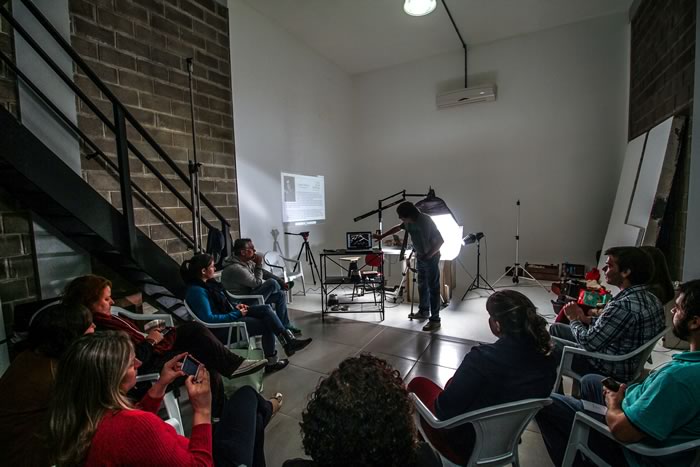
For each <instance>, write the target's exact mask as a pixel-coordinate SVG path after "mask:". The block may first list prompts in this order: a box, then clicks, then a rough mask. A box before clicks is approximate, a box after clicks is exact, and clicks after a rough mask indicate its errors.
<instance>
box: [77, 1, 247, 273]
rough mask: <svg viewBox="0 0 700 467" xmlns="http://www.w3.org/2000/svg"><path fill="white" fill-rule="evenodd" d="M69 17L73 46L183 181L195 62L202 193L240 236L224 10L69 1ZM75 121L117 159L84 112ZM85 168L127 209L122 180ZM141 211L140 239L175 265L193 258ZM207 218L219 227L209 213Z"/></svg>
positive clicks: (173, 210)
mask: <svg viewBox="0 0 700 467" xmlns="http://www.w3.org/2000/svg"><path fill="white" fill-rule="evenodd" d="M70 17H71V27H72V29H71V31H72V33H71V41H72V45H73V47H75V48H76V49H77V50H78V52H79V53H80V54H81V56H82V57H83V58H84V59H85V61H86V62H87V63H88V65H89V66H90V67H91V68H92V69H93V70H94V71H95V72H96V73H97V74H98V75H99V76H100V78H101V79H102V80H103V81H105V82H106V83H107V85H108V86H109V88H110V89H111V90H112V91H113V92H114V93H115V94H116V95H117V97H119V98H120V99H121V101H122V102H123V103H124V104H125V105H126V106H127V107H128V109H129V110H130V111H131V112H132V113H133V114H134V115H135V116H136V117H137V118H138V119H139V121H140V122H141V124H142V125H143V126H144V127H146V129H147V130H148V131H149V132H150V133H151V135H152V136H153V137H154V138H155V140H156V141H157V142H158V143H159V144H160V145H161V146H162V147H163V149H165V150H166V152H167V153H168V154H169V155H170V157H171V158H172V159H173V160H175V161H176V163H177V164H178V166H179V167H180V168H181V169H182V170H183V171H184V172H185V173H187V161H188V159H191V158H192V133H191V125H190V104H189V91H188V76H187V65H186V61H185V59H186V58H187V57H193V58H194V73H193V75H194V89H195V93H194V102H195V119H196V134H197V156H198V160H199V162H200V163H202V169H201V172H200V186H201V192H202V193H203V194H205V195H206V196H207V197H208V198H209V200H210V201H211V202H212V203H213V204H214V205H215V206H216V207H217V208H218V209H219V211H220V212H222V214H224V216H225V217H226V218H227V220H228V221H229V222H230V223H231V224H232V234H233V235H236V234H237V232H238V199H237V193H236V183H235V175H236V174H235V159H234V146H233V118H232V109H231V107H232V103H231V101H232V98H231V83H230V63H229V61H230V60H229V39H228V12H227V9H226V8H225V7H223V6H222V5H220V4H218V3H216V2H215V1H214V0H166V1H161V0H135V1H130V0H70ZM75 80H76V82H77V83H78V84H79V85H80V86H81V87H82V88H83V89H84V90H86V91H87V93H88V95H89V96H90V97H91V98H93V100H94V101H95V102H96V104H97V105H98V106H99V107H100V109H103V111H104V112H105V114H106V115H109V116H110V117H111V115H112V111H111V106H110V105H109V103H108V101H107V100H105V99H103V98H102V96H101V94H100V92H99V91H98V90H97V89H95V88H94V87H93V86H92V85H91V84H90V83H88V80H87V78H86V77H85V76H83V74H82V73H80V72H76V74H75ZM78 119H79V126H80V128H81V129H82V130H83V131H85V132H86V133H87V134H88V136H90V137H91V138H92V139H93V140H95V142H97V143H98V144H99V146H100V147H101V148H102V149H103V150H104V151H105V152H106V153H108V154H109V155H110V156H113V155H114V140H113V135H112V134H111V132H110V131H109V130H107V129H105V128H104V125H102V123H101V122H100V121H99V120H98V119H97V118H96V117H95V116H94V114H93V113H92V112H91V111H90V110H89V109H88V108H86V107H85V106H84V105H83V104H78ZM129 137H130V139H132V141H133V142H134V144H135V145H136V146H137V147H138V148H139V149H140V150H141V151H142V153H143V154H144V155H145V156H146V157H147V158H148V159H149V160H152V161H153V163H154V165H155V166H156V167H157V168H158V169H159V170H160V171H162V173H163V174H164V175H166V176H167V177H168V178H169V179H170V180H172V181H173V182H174V184H175V185H176V186H177V187H178V189H179V190H180V191H181V193H182V194H183V195H184V197H185V199H187V200H189V190H188V189H187V188H186V186H185V184H184V183H182V182H180V181H179V179H178V178H176V176H175V174H174V173H173V172H172V170H171V169H170V168H168V167H167V166H166V164H165V163H164V162H162V160H160V159H159V157H158V156H157V155H156V154H155V153H154V151H153V150H152V149H151V148H150V147H149V146H148V145H147V144H146V143H145V142H143V141H141V138H140V136H139V135H137V133H136V132H135V131H133V129H131V128H130V129H129ZM85 152H86V153H87V152H90V151H85ZM132 156H133V155H132ZM115 161H116V159H115ZM130 165H131V173H132V177H133V179H134V180H135V181H136V183H137V184H138V185H139V186H140V187H141V188H143V189H144V190H145V191H147V192H148V193H149V195H150V196H151V197H152V198H153V200H154V201H155V202H156V203H158V204H159V205H160V206H161V207H163V208H165V210H166V212H167V213H168V214H169V215H170V216H171V217H173V218H174V219H175V220H176V221H177V222H178V223H180V225H181V226H182V227H183V228H184V229H185V230H186V231H187V232H188V233H191V229H192V227H191V214H190V212H189V210H188V209H186V208H185V207H183V206H182V205H181V204H180V203H179V202H178V201H177V199H176V198H175V196H174V195H172V194H171V193H170V192H169V191H168V190H167V188H165V187H163V186H162V184H161V183H160V182H159V181H158V180H157V179H156V178H155V177H154V176H153V175H152V174H151V173H150V171H149V170H148V169H147V168H145V167H144V165H143V164H142V163H140V162H139V161H137V160H136V159H135V158H133V157H131V160H130ZM83 169H84V177H85V178H86V180H87V181H88V182H89V183H90V184H91V185H92V186H93V187H94V188H95V189H97V190H99V191H100V192H101V193H102V194H103V195H104V196H105V197H106V198H107V199H109V200H110V201H111V202H112V203H113V204H114V205H115V206H119V205H120V204H121V201H120V193H119V186H118V182H117V180H116V179H115V178H114V177H113V176H112V175H110V174H109V173H108V172H106V171H105V170H104V168H103V167H101V166H100V164H98V163H97V162H96V160H94V159H93V160H90V161H87V160H83ZM135 206H137V209H136V211H135V218H136V223H137V225H138V226H139V228H141V230H143V231H144V232H145V233H147V234H148V235H149V236H150V237H151V238H152V239H153V240H155V241H156V242H157V243H158V244H159V245H161V247H162V248H163V249H165V250H166V251H167V252H168V253H170V254H171V255H172V256H173V257H174V258H175V259H176V260H177V261H181V260H182V259H183V257H187V256H188V255H189V254H190V252H188V251H187V250H186V248H185V245H184V243H183V242H182V241H180V240H179V239H178V236H177V235H176V234H175V233H174V232H173V231H172V230H171V229H170V228H168V227H167V226H164V225H163V224H162V222H160V221H159V220H158V218H157V217H156V216H154V215H153V213H152V212H150V211H149V210H148V209H146V208H144V207H143V206H144V205H143V204H141V203H139V202H136V203H135ZM203 215H204V216H205V217H206V218H207V219H213V216H212V215H211V214H210V213H209V212H208V211H207V210H206V209H204V210H203ZM215 225H216V226H218V227H219V228H220V225H218V223H215ZM204 234H206V228H205V229H204Z"/></svg>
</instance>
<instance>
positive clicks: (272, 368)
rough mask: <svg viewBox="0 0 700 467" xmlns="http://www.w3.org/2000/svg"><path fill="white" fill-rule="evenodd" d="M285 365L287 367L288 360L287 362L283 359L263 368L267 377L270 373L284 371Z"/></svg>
mask: <svg viewBox="0 0 700 467" xmlns="http://www.w3.org/2000/svg"><path fill="white" fill-rule="evenodd" d="M287 365H289V360H287V359H286V358H283V359H282V360H277V361H276V362H275V363H270V364H268V365H266V366H265V374H266V375H269V374H270V373H274V372H276V371H280V370H282V369H284V368H285V367H286V366H287Z"/></svg>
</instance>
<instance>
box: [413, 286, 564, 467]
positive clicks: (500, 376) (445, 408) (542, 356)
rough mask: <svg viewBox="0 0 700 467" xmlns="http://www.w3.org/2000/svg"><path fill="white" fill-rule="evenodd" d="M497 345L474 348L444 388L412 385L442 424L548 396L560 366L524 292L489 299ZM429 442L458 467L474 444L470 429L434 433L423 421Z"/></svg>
mask: <svg viewBox="0 0 700 467" xmlns="http://www.w3.org/2000/svg"><path fill="white" fill-rule="evenodd" d="M486 310H487V311H488V313H489V327H490V328H491V332H492V333H493V334H494V335H495V336H496V337H498V340H497V341H496V342H495V343H493V344H487V345H486V344H485V345H480V346H478V347H474V348H473V349H472V350H471V351H470V352H469V353H468V354H467V355H466V356H465V357H464V360H463V361H462V363H461V365H460V366H459V368H458V369H457V371H456V372H455V374H454V376H453V377H452V379H451V380H450V381H448V383H447V386H446V387H445V389H444V390H443V389H442V388H440V387H439V386H438V385H437V384H435V383H434V382H432V381H430V380H429V379H427V378H423V377H417V378H414V379H413V380H412V381H411V382H410V383H409V384H408V390H409V391H411V392H414V393H415V394H416V395H417V396H418V397H419V398H420V399H421V400H422V401H423V402H424V403H425V405H426V406H427V407H428V408H429V409H430V411H431V412H433V413H434V414H435V416H436V417H437V418H438V419H440V420H448V419H450V418H453V417H456V416H457V415H461V414H463V413H466V412H470V411H472V410H476V409H481V408H484V407H489V406H492V405H498V404H504V403H506V402H514V401H519V400H523V399H530V398H542V397H548V396H549V395H550V393H551V392H552V387H553V386H554V380H555V379H556V373H557V366H558V364H559V362H558V361H557V360H556V358H555V357H554V355H552V347H553V346H552V342H551V338H550V336H549V333H548V332H547V328H546V324H547V323H546V321H545V320H544V318H542V317H541V316H539V315H538V314H537V309H536V308H535V305H533V304H532V302H531V301H530V300H529V299H528V298H527V297H526V296H525V295H523V294H521V293H520V292H516V291H514V290H502V291H498V292H496V293H494V294H493V295H491V296H490V297H489V298H488V300H487V301H486ZM423 429H424V430H425V432H426V434H427V435H428V438H430V442H431V443H432V444H433V446H435V447H436V448H437V449H438V450H439V451H440V452H441V453H442V455H444V456H445V457H447V458H448V459H449V460H451V461H452V462H454V463H457V464H460V465H462V464H465V463H466V462H467V461H468V460H469V455H470V454H471V452H472V448H473V445H474V437H475V434H474V428H473V427H472V426H471V425H464V426H463V427H459V428H454V429H452V430H435V429H432V428H431V427H430V426H429V425H428V424H427V423H423Z"/></svg>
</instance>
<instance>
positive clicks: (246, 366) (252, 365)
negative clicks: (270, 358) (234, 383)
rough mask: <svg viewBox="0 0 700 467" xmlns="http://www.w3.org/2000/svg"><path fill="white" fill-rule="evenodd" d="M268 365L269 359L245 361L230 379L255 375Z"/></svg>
mask: <svg viewBox="0 0 700 467" xmlns="http://www.w3.org/2000/svg"><path fill="white" fill-rule="evenodd" d="M265 365H267V359H264V360H247V359H246V360H243V363H241V364H240V365H239V367H238V368H236V370H235V371H234V372H233V374H232V375H231V376H230V378H239V377H241V376H247V375H252V374H253V373H256V372H258V371H259V370H262V368H263V367H264V366H265Z"/></svg>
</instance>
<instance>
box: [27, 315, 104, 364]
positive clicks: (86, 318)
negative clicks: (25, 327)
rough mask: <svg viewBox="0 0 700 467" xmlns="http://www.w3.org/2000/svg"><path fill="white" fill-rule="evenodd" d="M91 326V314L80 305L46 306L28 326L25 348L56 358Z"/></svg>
mask: <svg viewBox="0 0 700 467" xmlns="http://www.w3.org/2000/svg"><path fill="white" fill-rule="evenodd" d="M91 325H92V313H90V310H88V309H87V308H86V307H84V306H83V305H80V304H65V303H55V304H53V305H49V306H47V307H46V308H44V309H42V310H40V311H39V312H38V313H37V314H36V316H35V317H34V319H33V320H32V322H31V324H30V325H29V336H28V337H27V347H28V348H30V349H33V350H35V351H37V352H39V353H40V354H42V355H44V356H46V357H49V358H56V359H58V358H60V357H61V355H63V352H65V350H66V349H67V348H68V346H69V345H70V344H71V343H73V342H74V341H75V340H77V339H78V338H79V337H80V336H82V335H83V334H84V333H85V331H86V330H87V329H88V328H89V327H90V326H91Z"/></svg>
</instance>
